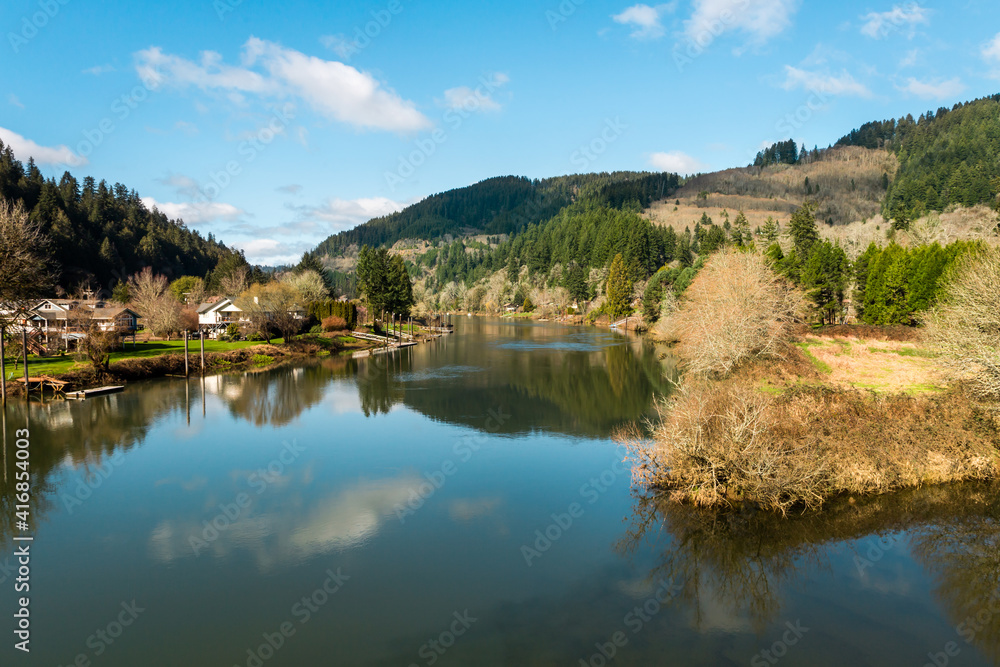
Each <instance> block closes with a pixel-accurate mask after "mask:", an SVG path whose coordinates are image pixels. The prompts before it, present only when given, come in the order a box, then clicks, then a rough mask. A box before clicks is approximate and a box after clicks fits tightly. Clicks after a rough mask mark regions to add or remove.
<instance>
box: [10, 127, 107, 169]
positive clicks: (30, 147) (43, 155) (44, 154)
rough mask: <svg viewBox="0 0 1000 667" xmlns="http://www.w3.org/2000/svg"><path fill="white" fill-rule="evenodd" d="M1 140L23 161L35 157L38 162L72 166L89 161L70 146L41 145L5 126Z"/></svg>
mask: <svg viewBox="0 0 1000 667" xmlns="http://www.w3.org/2000/svg"><path fill="white" fill-rule="evenodd" d="M0 141H3V143H4V144H6V145H7V146H8V147H9V148H10V149H11V150H12V151H14V156H15V157H17V158H18V159H19V160H21V161H25V162H26V161H27V160H28V158H35V162H36V163H37V164H63V165H69V166H72V167H82V166H83V165H85V164H87V163H88V161H87V158H85V157H82V156H80V155H77V154H76V153H74V152H73V151H72V150H70V148H69V147H68V146H63V145H59V146H40V145H38V144H36V143H35V142H34V141H32V140H31V139H28V138H26V137H22V136H21V135H20V134H18V133H17V132H14V131H13V130H8V129H7V128H4V127H0Z"/></svg>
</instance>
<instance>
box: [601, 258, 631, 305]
mask: <svg viewBox="0 0 1000 667" xmlns="http://www.w3.org/2000/svg"><path fill="white" fill-rule="evenodd" d="M633 288H634V284H633V282H632V280H631V278H630V277H629V271H628V267H627V266H625V261H624V260H623V259H622V256H621V253H619V254H617V255H615V258H614V261H612V262H611V270H610V271H609V272H608V281H607V284H606V285H605V290H604V292H605V294H606V295H607V299H608V301H607V306H606V307H607V311H608V315H610V316H611V318H612V319H613V320H618V319H620V318H622V317H625V316H626V315H628V314H629V313H631V312H632V290H633Z"/></svg>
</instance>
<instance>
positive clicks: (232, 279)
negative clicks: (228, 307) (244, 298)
mask: <svg viewBox="0 0 1000 667" xmlns="http://www.w3.org/2000/svg"><path fill="white" fill-rule="evenodd" d="M219 287H220V288H221V289H222V294H223V295H224V296H228V297H231V298H235V297H237V296H239V295H241V294H243V292H245V291H247V289H249V287H250V272H249V271H248V270H247V267H245V266H240V267H237V268H236V269H233V271H232V273H230V274H229V275H227V276H224V277H223V278H222V280H221V281H220V282H219Z"/></svg>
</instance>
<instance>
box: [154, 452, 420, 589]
mask: <svg viewBox="0 0 1000 667" xmlns="http://www.w3.org/2000/svg"><path fill="white" fill-rule="evenodd" d="M234 477H235V478H239V477H240V476H239V475H234ZM421 482H422V480H421V479H420V478H418V477H417V476H416V475H413V474H405V475H400V476H397V477H391V478H385V479H377V480H371V481H359V482H356V483H354V484H352V485H349V486H347V487H346V488H343V489H340V490H338V491H335V492H333V493H327V494H325V495H320V496H319V497H318V498H317V499H307V498H306V497H305V495H304V493H303V489H305V488H307V487H308V486H309V485H310V483H311V479H310V475H309V473H308V471H305V472H303V473H301V474H299V475H295V476H294V477H291V478H290V479H289V480H288V481H287V483H285V484H281V485H280V488H275V487H276V486H278V485H277V483H274V484H272V486H271V487H270V488H269V490H268V494H267V496H266V499H262V498H258V497H256V496H255V494H254V492H253V491H252V490H250V489H248V488H246V487H244V486H242V485H239V484H234V486H233V488H232V489H230V491H231V495H232V497H233V498H234V499H236V498H237V497H238V496H239V494H241V493H246V494H247V497H248V499H249V500H248V501H247V502H246V503H245V504H240V505H236V508H238V509H235V508H234V503H232V502H225V503H222V504H221V505H220V506H219V507H217V508H214V509H217V513H216V514H215V515H214V516H209V517H207V518H206V515H205V514H204V513H203V512H199V511H193V512H192V513H191V514H190V516H187V517H184V518H179V517H176V515H175V516H174V517H173V518H170V519H166V520H164V521H161V522H160V523H159V524H158V525H157V526H156V527H155V528H154V529H153V531H152V534H151V535H150V537H149V553H150V555H151V556H152V558H153V559H154V560H156V561H159V562H161V563H166V564H170V563H172V562H173V561H176V560H179V559H184V558H196V557H214V558H218V559H228V558H232V557H234V556H238V555H239V552H245V553H247V554H249V555H250V557H251V558H252V559H253V560H254V562H255V563H256V565H257V568H258V569H259V570H260V571H262V572H268V571H271V570H273V569H274V568H275V567H277V566H283V567H288V566H294V565H296V564H299V563H302V562H305V561H308V560H309V559H311V558H314V557H316V556H322V555H325V554H329V553H332V552H335V551H343V550H346V549H351V548H355V547H359V546H363V545H364V544H365V543H366V542H368V541H369V540H371V539H372V538H374V537H375V535H377V534H378V532H379V530H380V529H381V528H382V527H383V525H384V524H385V522H386V520H387V519H389V518H390V517H392V516H394V515H395V511H396V508H397V507H398V506H400V505H401V504H403V503H405V502H406V500H407V499H408V498H410V496H411V494H412V493H415V491H416V489H417V488H418V487H419V485H420V483H421ZM212 495H213V496H218V494H216V493H213V494H212ZM223 497H224V496H223ZM205 504H206V505H209V503H208V502H206V503H205ZM227 506H228V510H227ZM227 511H228V512H229V513H228V514H227ZM206 554H207V555H206Z"/></svg>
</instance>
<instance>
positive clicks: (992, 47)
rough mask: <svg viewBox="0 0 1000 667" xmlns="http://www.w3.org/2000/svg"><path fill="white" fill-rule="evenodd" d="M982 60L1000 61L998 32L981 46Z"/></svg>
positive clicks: (999, 35)
mask: <svg viewBox="0 0 1000 667" xmlns="http://www.w3.org/2000/svg"><path fill="white" fill-rule="evenodd" d="M983 60H986V61H989V62H994V63H1000V34H997V36H996V37H994V38H993V39H992V40H990V42H989V43H988V44H987V45H986V46H984V47H983Z"/></svg>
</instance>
